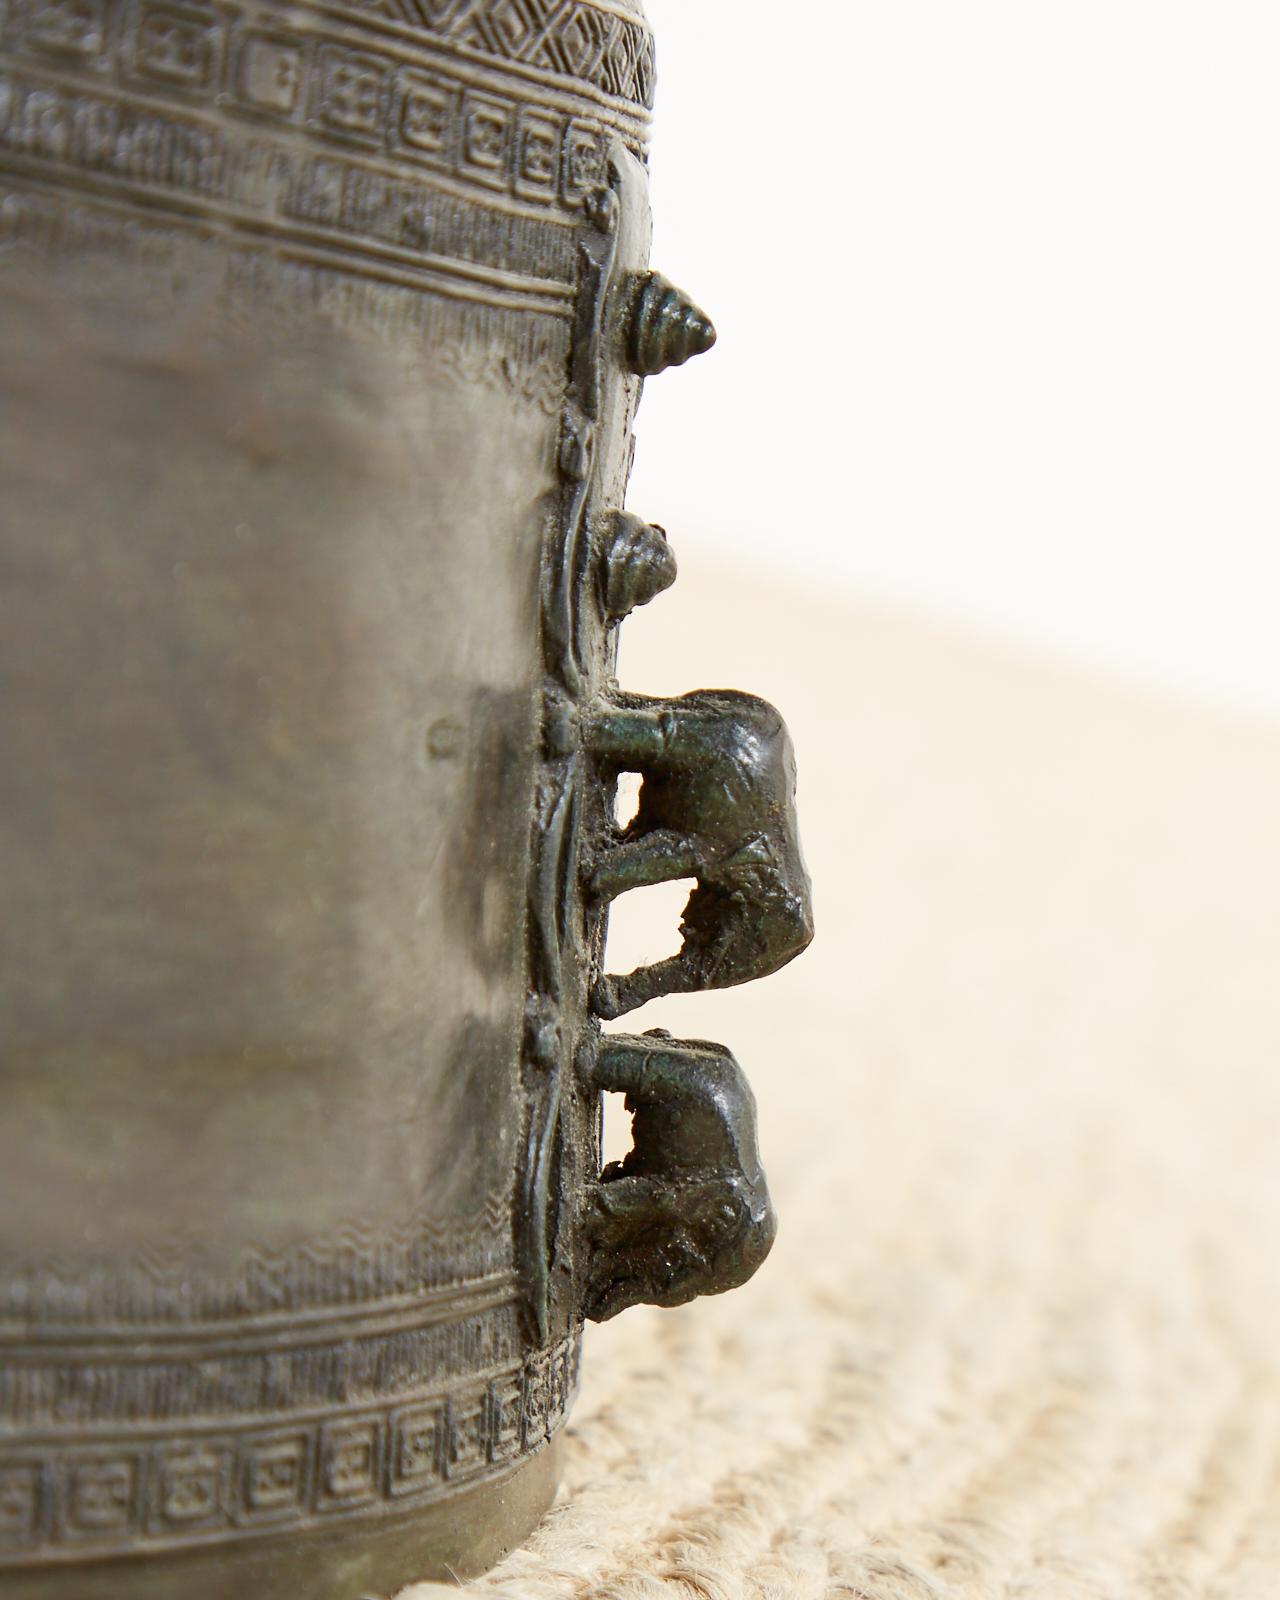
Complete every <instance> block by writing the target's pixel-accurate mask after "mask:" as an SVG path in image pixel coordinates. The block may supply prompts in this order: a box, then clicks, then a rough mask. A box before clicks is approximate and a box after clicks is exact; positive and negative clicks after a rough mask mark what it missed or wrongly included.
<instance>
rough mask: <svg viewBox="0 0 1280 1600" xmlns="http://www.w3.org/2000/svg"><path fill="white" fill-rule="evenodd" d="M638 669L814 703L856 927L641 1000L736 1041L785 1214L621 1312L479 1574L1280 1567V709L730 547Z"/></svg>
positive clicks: (805, 801) (688, 1028)
mask: <svg viewBox="0 0 1280 1600" xmlns="http://www.w3.org/2000/svg"><path fill="white" fill-rule="evenodd" d="M621 676H622V678H623V681H624V682H625V683H626V684H627V685H628V686H629V687H633V688H640V689H647V690H651V691H653V692H657V693H674V692H678V691H680V690H683V689H686V688H691V687H695V686H701V685H707V684H711V685H719V684H732V685H735V686H738V687H748V688H752V689H756V690H759V691H760V692H762V693H764V694H766V695H769V696H770V697H771V698H773V699H775V700H776V701H777V702H778V704H779V705H780V706H781V707H782V709H783V710H784V712H785V713H786V714H787V716H788V718H789V720H790V722H791V724H792V728H793V732H794V733H795V736H796V744H797V748H798V751H799V754H800V760H801V804H802V815H803V821H804V825H805V833H806V847H807V852H808V855H809V860H810V866H811V868H812V871H813V876H814V881H815V885H816V888H817V907H818V917H819V937H818V941H817V942H816V943H815V945H814V947H813V949H812V951H811V952H810V954H809V955H808V956H807V957H805V958H804V959H802V960H801V961H800V962H798V963H797V964H796V965H795V966H794V967H793V968H791V969H789V970H788V971H787V972H786V973H784V974H781V975H780V976H778V977H776V978H773V979H770V980H768V981H767V982H764V983H761V984H759V985H757V986H755V987H754V988H751V989H745V990H740V991H736V992H733V993H730V994H726V995H717V996H695V997H689V998H685V999H680V1000H670V1001H664V1002H661V1003H659V1004H656V1005H654V1006H651V1007H649V1008H648V1010H647V1011H645V1012H642V1013H639V1014H637V1017H636V1018H635V1019H632V1021H631V1025H632V1026H633V1027H637V1028H639V1027H648V1026H655V1025H659V1024H660V1025H662V1026H665V1027H668V1028H670V1029H671V1030H672V1031H673V1032H674V1033H676V1034H677V1035H687V1036H692V1037H699V1036H701V1037H709V1038H717V1039H722V1040H723V1041H724V1042H726V1043H728V1044H729V1045H730V1046H731V1047H732V1048H733V1049H734V1050H735V1052H736V1053H737V1055H738V1057H739V1059H740V1060H741V1061H742V1063H743V1065H744V1066H745V1067H746V1068H747V1070H748V1071H749V1073H750V1074H751V1076H752V1078H753V1081H754V1083H755V1085H756V1089H757V1093H758V1097H759V1100H760V1106H761V1128H762V1142H763V1147H764V1154H765V1159H766V1164H767V1166H768V1168H769V1173H770V1178H771V1180H772V1185H773V1189H774V1193H775V1198H776V1203H777V1208H778V1212H779V1215H780V1218H781V1231H780V1234H779V1239H778V1243H777V1246H776V1248H775V1251H774V1254H773V1256H772V1257H771V1258H770V1260H769V1261H768V1262H767V1263H766V1264H765V1266H764V1268H763V1269H762V1270H761V1272H760V1274H759V1276H758V1277H757V1279H756V1280H755V1281H754V1283H752V1284H751V1285H750V1286H749V1287H748V1288H747V1289H745V1290H742V1291H740V1292H738V1293H736V1294H734V1295H731V1296H727V1297H725V1298H724V1299H721V1300H714V1301H706V1302H702V1303H700V1304H697V1305H694V1306H691V1307H689V1308H688V1309H686V1310H683V1311H679V1312H665V1313H664V1312H656V1311H647V1310H643V1311H636V1312H631V1313H628V1314H627V1315H626V1316H624V1317H622V1318H620V1319H619V1320H618V1321H617V1322H616V1323H612V1324H609V1325H608V1326H606V1327H604V1328H600V1329H595V1330H591V1331H590V1332H589V1335H588V1339H587V1346H586V1352H585V1363H584V1376H583V1392H582V1394H581V1396H580V1399H579V1402H578V1406H577V1409H576V1412H575V1415H574V1420H573V1424H572V1426H571V1428H570V1430H569V1434H568V1440H567V1449H566V1480H567V1481H566V1484H565V1489H564V1492H563V1494H562V1497H561V1499H560V1501H559V1502H558V1503H557V1505H556V1507H555V1509H554V1510H553V1512H552V1513H551V1515H550V1516H549V1517H548V1519H547V1520H546V1522H545V1523H544V1525H543V1526H542V1528H541V1530H540V1531H539V1532H538V1534H537V1535H536V1536H535V1537H534V1538H533V1540H532V1542H531V1543H530V1544H529V1545H528V1546H527V1547H526V1548H525V1549H524V1550H522V1551H520V1552H519V1553H518V1554H516V1555H513V1556H512V1557H511V1558H509V1559H508V1560H507V1561H506V1562H505V1564H504V1565H503V1566H502V1567H501V1568H499V1570H498V1571H496V1572H495V1573H493V1574H491V1575H490V1576H489V1577H488V1578H485V1579H482V1580H480V1581H479V1582H477V1583H475V1584H473V1585H471V1586H470V1589H469V1592H472V1593H474V1594H475V1595H477V1596H488V1597H493V1600H497V1597H502V1600H676V1597H679V1600H818V1597H822V1596H832V1597H834V1596H841V1597H847V1600H925V1597H929V1600H959V1597H964V1600H986V1597H996V1596H1000V1597H1014V1596H1016V1597H1018V1600H1075V1597H1085V1596H1088V1597H1091V1600H1093V1597H1098V1600H1101V1597H1106V1600H1127V1597H1130V1596H1135V1597H1136V1596H1152V1597H1159V1600H1190V1597H1192V1596H1195V1597H1213V1600H1254V1597H1257V1600H1276V1597H1277V1596H1280V1365H1278V1364H1280V731H1277V730H1275V729H1272V728H1269V727H1267V726H1265V725H1264V724H1261V723H1250V722H1248V721H1245V720H1243V719H1238V720H1233V719H1232V718H1230V717H1228V716H1225V715H1222V714H1217V713H1213V712H1211V711H1208V710H1204V709H1198V708H1196V707H1193V706H1184V705H1180V704H1178V703H1176V702H1174V701H1172V700H1164V699H1161V698H1160V697H1158V696H1154V695H1145V694H1141V693H1138V692H1136V691H1132V690H1129V689H1125V688H1121V687H1117V686H1115V685H1113V684H1111V683H1109V682H1107V681H1105V680H1104V679H1102V678H1094V679H1090V678H1087V677H1084V676H1081V675H1078V674H1075V673H1072V672H1070V671H1066V670H1061V669H1056V668H1051V667H1046V666H1041V665H1037V664H1035V663H1034V662H1028V661H1020V660H1018V659H1017V658H1016V657H1015V656H1013V655H1009V654H1004V653H1001V652H999V651H997V650H993V649H991V648H989V647H986V646H983V645H982V644H980V643H977V642H974V641H970V640H967V639H966V638H964V637H963V636H961V635H954V636H947V635H944V634H940V633H939V632H937V631H933V630H930V629H929V628H926V627H923V626H921V625H919V624H914V623H911V622H907V621H901V620H895V619H893V618H892V617H888V616H885V615H880V614H876V613H874V612H870V611H866V612H863V611H855V610H843V609H840V608H838V607H836V606H833V605H831V604H829V603H827V602H822V601H814V600H806V599H804V598H803V597H800V596H795V595H792V596H787V595H786V594H785V593H781V592H773V591H766V590H764V589H761V588H759V587H752V586H751V585H748V584H744V583H741V582H735V581H733V580H729V579H715V580H713V579H712V578H711V577H708V576H705V575H704V576H703V577H702V578H701V579H700V578H699V576H698V574H697V572H696V571H692V572H689V573H687V574H686V575H685V576H684V577H683V578H682V580H681V583H680V584H679V585H678V586H677V588H676V590H674V591H673V592H672V594H671V595H670V596H669V597H664V598H663V599H662V600H660V601H658V602H657V603H656V604H655V605H654V606H653V607H652V608H651V610H650V613H647V614H644V615H642V616H640V617H638V618H636V619H634V620H633V621H632V622H631V623H630V624H628V628H627V630H626V635H625V643H624V656H623V661H622V667H621ZM633 898H635V899H637V900H639V899H640V898H642V897H633ZM680 898H681V897H680V896H679V895H677V896H676V897H675V900H674V901H673V900H672V899H670V898H668V899H667V900H666V901H665V902H661V904H660V906H659V911H660V918H659V921H658V922H654V921H652V920H650V921H646V920H645V916H643V915H639V916H638V915H634V914H630V913H628V915H623V916H620V918H619V922H618V933H617V936H616V937H615V938H614V940H613V950H614V961H613V964H614V965H615V966H619V967H627V966H630V965H632V964H634V961H635V959H636V958H637V957H638V956H644V955H653V954H660V953H664V952H665V949H666V948H667V947H668V946H670V945H671V944H672V942H673V933H672V928H673V926H674V919H675V906H676V905H677V904H678V901H679V899H680ZM662 919H665V923H662ZM660 923H662V925H660ZM439 1592H441V1591H440V1590H439V1589H438V1588H435V1587H427V1586H420V1587H418V1588H415V1589H413V1590H410V1591H408V1592H407V1594H408V1595H411V1596H414V1597H416V1600H427V1596H428V1595H433V1596H434V1595H435V1594H437V1593H439Z"/></svg>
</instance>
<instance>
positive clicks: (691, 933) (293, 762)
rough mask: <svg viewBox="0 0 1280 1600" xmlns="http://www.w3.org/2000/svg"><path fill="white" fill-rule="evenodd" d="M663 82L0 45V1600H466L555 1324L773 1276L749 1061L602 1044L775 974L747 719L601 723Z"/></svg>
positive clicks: (211, 38)
mask: <svg viewBox="0 0 1280 1600" xmlns="http://www.w3.org/2000/svg"><path fill="white" fill-rule="evenodd" d="M651 84H652V42H651V39H650V36H649V33H648V30H647V27H646V25H645V23H644V21H643V18H642V17H641V16H640V14H639V11H638V8H637V7H636V6H635V5H633V4H632V3H630V0H380V3H374V0H363V3H361V0H341V3H338V0H334V3H322V0H294V3H290V4H268V3H265V0H236V3H219V4H216V5H215V4H212V3H204V0H8V4H7V5H3V4H0V348H3V350H4V351H5V363H4V366H3V370H2V371H0V482H3V484H4V499H3V509H2V511H0V517H2V519H3V520H2V522H0V1095H2V1097H3V1102H2V1108H0V1594H5V1595H8V1594H13V1595H14V1596H19V1595H21V1596H24V1597H25V1596H27V1595H33V1596H34V1595H41V1596H49V1597H57V1600H70V1597H72V1596H75V1597H82V1596H84V1597H87V1596H91V1595H92V1596H114V1595H120V1596H125V1595H128V1596H130V1597H137V1596H142V1595H145V1594H148V1593H152V1592H155V1593H157V1594H158V1593H163V1592H168V1591H167V1589H166V1584H167V1583H169V1581H170V1578H169V1576H168V1574H170V1572H171V1573H172V1582H173V1584H174V1585H177V1584H178V1583H179V1582H180V1583H181V1585H182V1592H183V1593H184V1595H186V1596H188V1597H189V1600H199V1597H202V1596H210V1597H213V1596H222V1595H224V1594H226V1593H228V1592H230V1591H229V1589H228V1584H233V1585H234V1586H238V1592H246V1593H248V1592H252V1593H255V1594H261V1595H271V1594H275V1593H280V1594H285V1593H289V1592H293V1593H297V1592H300V1587H299V1586H301V1587H304V1588H305V1591H306V1593H307V1594H308V1595H310V1596H312V1597H313V1600H324V1597H325V1596H329V1595H332V1596H334V1597H347V1596H355V1595H357V1594H359V1593H361V1592H364V1591H366V1590H369V1589H371V1588H377V1587H378V1586H383V1587H386V1586H390V1585H391V1584H393V1583H396V1582H399V1581H401V1580H402V1579H407V1578H409V1577H412V1576H428V1575H432V1574H445V1573H447V1572H450V1571H458V1570H463V1569H466V1568H475V1567H477V1566H480V1565H483V1564H484V1563H485V1562H487V1561H489V1560H491V1559H493V1558H494V1557H495V1556H496V1555H497V1554H498V1553H500V1551H501V1550H502V1549H503V1548H506V1547H509V1545H510V1544H511V1543H512V1542H513V1541H514V1540H515V1539H516V1538H517V1537H518V1536H519V1535H520V1534H521V1533H522V1532H523V1531H524V1530H526V1529H527V1528H528V1526H529V1525H530V1524H531V1522H532V1521H533V1520H534V1518H535V1517H536V1516H537V1515H538V1513H539V1511H540V1509H541V1508H542V1506H543V1505H544V1504H545V1503H546V1500H547V1498H548V1496H549V1494H550V1492H551V1487H552V1482H553V1475H552V1472H551V1469H550V1465H549V1462H550V1448H549V1446H550V1441H551V1440H552V1439H553V1438H554V1435H555V1433H556V1431H557V1429H558V1428H559V1426H560V1424H561V1422H562V1421H563V1419H564V1417H565V1415H566V1413H567V1409H568V1406H569V1402H570V1400H571V1397H572V1394H573V1391H574V1389H575V1387H576V1383H577V1376H578V1351H579V1342H580V1330H581V1326H582V1321H583V1318H584V1316H594V1317H604V1316H610V1315H613V1314H614V1313H615V1312H616V1311H619V1310H621V1309H622V1308H623V1307H624V1306H626V1305H630V1304H633V1303H635V1302H637V1301H640V1300H652V1301H656V1302H658V1303H660V1304H677V1303H679V1302H681V1301H683V1300H687V1299H689V1298H692V1296H694V1295H695V1294H698V1293H705V1292H714V1291H716V1290H719V1289H723V1288H726V1287H729V1286H731V1285H732V1284H734V1283H738V1282H741V1281H742V1280H743V1279H744V1278H745V1277H746V1276H748V1275H749V1273H750V1272H751V1271H752V1270H754V1268H755V1266H756V1265H757V1264H758V1262H759V1261H760V1260H761V1259H762V1258H763V1256H764V1254H765V1253H766V1252H767V1250H768V1246H769V1243H770V1242H771V1240H772V1235H773V1226H774V1224H773V1214H772V1210H771V1208H770V1206H769V1202H768V1195H767V1191H766V1189H765V1185H764V1179H763V1174H762V1171H761V1168H760V1161H759V1155H758V1152H757V1149H756V1134H755V1119H754V1107H753V1104H752V1102H751V1096H750V1091H749V1089H748V1088H747V1086H746V1082H745V1080H744V1078H743V1076H742V1073H741V1071H740V1069H739V1068H738V1066H737V1064H736V1062H734V1060H733V1058H732V1057H731V1056H730V1055H729V1053H728V1052H727V1051H726V1050H724V1049H723V1048H722V1047H720V1046H717V1045H710V1044H706V1043H702V1042H696V1041H695V1042H688V1041H678V1040H671V1039H668V1038H666V1037H665V1036H662V1037H659V1038H655V1037H652V1036H643V1037H634V1036H622V1035H610V1036H608V1037H602V1036H601V1034H600V1029H599V1023H598V1021H597V1016H598V1015H608V1016H616V1015H620V1014H622V1013H623V1012H624V1011H627V1010H630V1009H632V1008H633V1007H634V1006H636V1005H639V1004H640V1003H642V1001H643V1000H645V999H647V998H650V997H652V996H656V995H659V994H662V993H666V992H668V991H671V990H673V989H690V988H696V987H704V986H709V985H712V984H722V983H733V982H741V981H744V980H746V979H747V978H749V977H753V976H756V975H759V974H761V973H764V972H767V971H771V970H773V969H774V968H775V967H776V966H778V965H780V964H781V962H782V961H784V960H786V959H788V958H789V957H790V956H791V955H792V954H794V953H795V952H796V950H798V949H799V948H801V947H802V946H803V944H804V943H806V942H807V940H808V938H809V936H810V932H811V925H810V920H809V910H808V885H807V880H806V879H805V876H804V869H803V864H802V862H801V859H800V855H799V850H798V845H797V843H796V837H795V828H794V819H793V816H792V802H793V790H794V770H793V765H792V761H791V754H790V746H789V744H788V743H787V740H786V736H785V730H784V729H783V728H782V726H781V723H780V721H779V719H778V718H777V714H776V713H775V712H773V711H772V709H771V708H769V707H767V706H764V705H763V703H761V702H759V701H756V700H754V699H752V698H751V697H749V696H745V695H734V694H730V693H729V692H728V691H723V692H717V693H710V692H705V691H704V692H700V693H698V694H694V695H689V696H685V697H682V698H680V699H677V700H672V701H655V700H649V699H644V698H642V697H640V696H637V695H632V694H624V693H622V692H621V691H619V690H618V689H617V687H616V685H615V684H614V683H613V680H612V672H613V662H614V641H615V635H616V628H617V625H618V624H619V623H620V622H621V620H622V619H623V618H624V617H625V616H626V615H627V614H628V613H629V612H630V611H631V610H632V609H634V607H636V606H637V605H641V604H645V603H647V602H648V601H650V600H652V599H653V598H654V597H655V596H656V595H658V594H659V593H660V592H661V591H662V590H663V589H664V588H665V587H667V585H668V584H669V583H670V582H671V581H672V579H673V577H674V574H675V565H674V558H673V556H672V553H671V549H670V546H669V545H668V543H667V540H666V538H665V535H664V534H663V533H662V532H661V530H660V529H657V528H655V527H653V526H652V525H650V524H648V523H646V522H644V521H643V520H641V519H640V518H638V517H636V516H634V515H632V514H631V513H627V512H624V511H622V510H621V509H620V508H621V506H622V504H623V497H624V491H625V483H626V476H627V471H628V467H629V463H630V454H631V447H632V439H631V426H632V419H633V416H634V412H635V407H636V405H637V403H638V400H639V397H640V389H641V383H642V379H643V378H644V377H645V376H646V375H649V376H651V375H654V374H657V373H659V372H661V371H663V370H664V369H665V368H668V367H673V366H678V365H680V364H681V363H682V362H683V361H685V360H686V359H688V358H689V357H690V356H692V355H696V354H698V353H700V352H702V351H704V350H705V349H707V348H709V346H710V344H711V343H712V341H713V339H714V333H713V330H712V329H711V325H710V323H709V321H708V320H707V318H706V317H705V316H704V315H703V313H701V312H700V311H699V310H698V309H697V307H696V306H694V305H693V304H692V303H691V302H690V301H689V300H688V299H687V298H686V297H685V296H683V295H682V294H681V293H680V292H679V291H678V290H676V289H674V288H673V286H672V285H670V284H669V283H667V282H666V281H665V280H664V279H662V278H661V277H659V276H658V275H657V274H655V273H652V272H650V270H649V267H648V259H647V258H648V208H647V200H646V192H645V175H644V168H643V156H644V146H645V138H646V130H647V121H648V105H649V100H650V93H651ZM626 770H634V771H639V772H641V773H642V774H643V775H644V784H643V788H642V799H641V808H640V812H639V815H638V816H637V818H636V820H635V822H634V823H633V824H632V825H631V826H630V827H629V828H628V829H627V830H625V831H622V832H620V831H619V830H618V828H617V827H616V826H615V824H614V822H613V797H614V792H615V784H616V779H617V775H618V773H619V772H621V771H626ZM683 876H692V877H695V878H696V879H697V880H698V887H697V889H696V890H695V893H694V895H693V896H692V897H691V900H690V904H689V908H688V910H687V912H686V919H685V945H684V949H683V951H682V954H681V956H679V957H677V958H675V959H674V960H673V961H671V962H666V963H662V964H661V965H659V966H658V967H655V968H652V969H645V970H642V971H640V972H638V973H633V974H630V975H627V976H624V977H615V976H603V975H602V973H601V970H600V969H601V955H602V951H603V944H604V936H605V921H606V914H607V907H608V904H609V901H610V900H611V898H613V897H614V896H616V895H617V894H619V893H621V892H623V891H624V890H625V889H627V888H630V887H634V886H638V885H641V884H644V883H653V882H657V881H659V880H660V879H662V878H667V877H683ZM607 1090H612V1091H615V1092H621V1093H624V1094H625V1095H626V1096H627V1099H628V1103H629V1104H630V1105H631V1107H632V1109H633V1111H634V1114H635V1149H634V1150H633V1152H632V1153H631V1155H630V1156H629V1157H628V1158H627V1159H626V1160H625V1161H624V1162H622V1163H620V1164H618V1165H617V1166H615V1167H611V1168H609V1169H607V1170H605V1171H604V1172H602V1171H601V1170H600V1158H599V1151H598V1138H597V1126H598V1114H599V1099H600V1095H601V1093H602V1092H604V1091H607Z"/></svg>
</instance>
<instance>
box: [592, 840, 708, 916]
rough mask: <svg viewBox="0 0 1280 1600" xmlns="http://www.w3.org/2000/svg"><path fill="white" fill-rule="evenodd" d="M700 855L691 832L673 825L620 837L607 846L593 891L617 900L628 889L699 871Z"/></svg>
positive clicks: (594, 872)
mask: <svg viewBox="0 0 1280 1600" xmlns="http://www.w3.org/2000/svg"><path fill="white" fill-rule="evenodd" d="M700 860H701V858H700V855H699V852H698V850H697V847H696V846H695V844H694V842H693V840H692V839H690V837H689V836H688V834H685V833H677V832H676V831H675V829H673V828H654V829H653V830H652V831H651V832H649V833H640V834H637V835H636V836H635V837H634V838H631V839H622V840H619V841H618V843H616V844H611V845H609V846H607V847H606V849H605V850H604V852H603V854H602V855H601V856H600V858H599V860H598V861H597V862H596V865H595V869H594V870H593V872H592V874H591V891H592V893H593V894H594V895H595V896H596V897H597V898H598V899H600V900H616V899H617V897H618V896H619V895H620V894H626V892H627V891H628V889H645V888H649V887H650V886H651V885H653V884H655V883H670V882H671V880H672V879H673V878H692V877H694V876H696V875H697V872H698V869H699V866H700Z"/></svg>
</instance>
